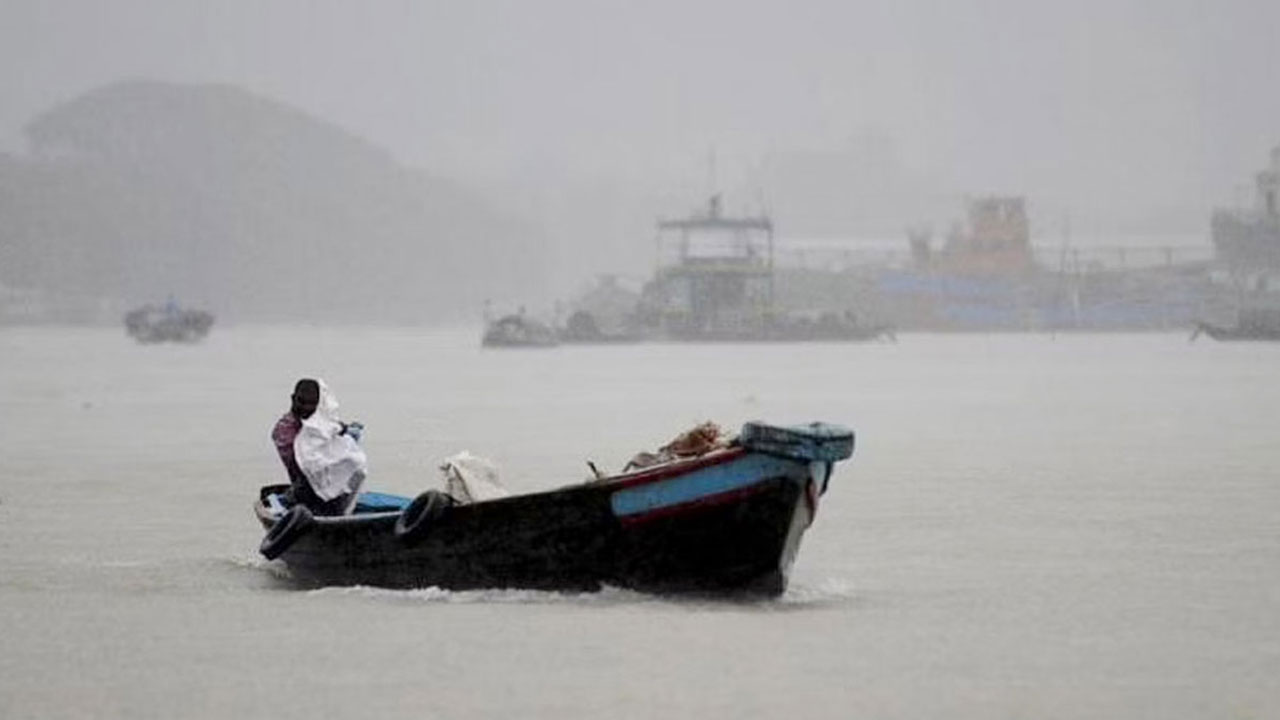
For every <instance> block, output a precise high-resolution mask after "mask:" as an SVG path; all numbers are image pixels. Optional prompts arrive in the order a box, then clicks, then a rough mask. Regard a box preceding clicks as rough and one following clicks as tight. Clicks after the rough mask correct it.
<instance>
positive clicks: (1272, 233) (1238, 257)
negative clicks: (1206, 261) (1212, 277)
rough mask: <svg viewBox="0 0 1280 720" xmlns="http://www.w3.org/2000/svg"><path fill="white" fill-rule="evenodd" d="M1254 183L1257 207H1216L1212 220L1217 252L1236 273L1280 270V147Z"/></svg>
mask: <svg viewBox="0 0 1280 720" xmlns="http://www.w3.org/2000/svg"><path fill="white" fill-rule="evenodd" d="M1254 184H1255V196H1254V203H1253V206H1251V207H1244V208H1222V209H1218V210H1215V211H1214V213H1213V219H1212V221H1211V227H1212V230H1213V247H1214V253H1215V255H1216V257H1217V259H1218V261H1219V263H1220V264H1222V265H1223V266H1225V267H1226V268H1227V269H1228V271H1230V272H1231V273H1232V274H1235V275H1247V274H1251V273H1254V272H1256V271H1259V270H1269V271H1276V270H1280V147H1276V148H1274V149H1273V150H1272V151H1271V166H1270V167H1269V168H1267V169H1266V170H1263V171H1262V172H1260V173H1258V175H1257V177H1256V178H1255V179H1254Z"/></svg>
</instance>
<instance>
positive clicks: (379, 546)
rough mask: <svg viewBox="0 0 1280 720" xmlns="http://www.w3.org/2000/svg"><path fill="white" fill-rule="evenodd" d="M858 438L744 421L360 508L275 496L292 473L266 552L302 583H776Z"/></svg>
mask: <svg viewBox="0 0 1280 720" xmlns="http://www.w3.org/2000/svg"><path fill="white" fill-rule="evenodd" d="M853 445H854V435H853V432H852V431H850V430H848V429H847V428H844V427H842V426H839V425H833V424H827V423H819V422H815V423H809V424H805V425H798V426H777V425H769V424H765V423H761V422H749V423H746V424H745V425H744V426H743V427H742V430H741V432H740V433H739V435H738V436H737V437H736V438H733V439H732V440H731V441H728V442H726V443H724V444H722V445H720V446H717V447H714V448H712V449H710V450H708V451H706V452H703V453H701V454H697V455H693V456H688V457H674V458H672V459H669V460H668V461H665V462H660V463H658V464H655V465H650V466H643V467H636V466H634V465H632V464H629V465H628V469H626V470H624V471H623V472H622V473H620V474H617V475H612V476H597V477H595V478H594V479H592V480H588V481H586V482H584V483H579V484H575V485H570V486H567V487H563V488H559V489H555V490H549V491H544V492H534V493H528V494H521V495H512V496H508V497H500V498H495V499H487V500H481V501H478V502H470V503H461V502H457V501H455V500H453V499H452V496H450V495H449V494H446V493H444V492H442V491H439V490H434V489H431V490H427V491H425V492H423V493H422V494H420V495H418V496H417V497H416V498H414V499H412V500H410V499H408V498H403V497H398V496H392V495H386V494H377V495H372V496H367V494H362V495H361V496H360V501H359V502H357V504H356V509H355V512H354V513H352V514H351V515H347V516H342V517H317V516H312V515H311V514H310V512H308V511H307V510H306V508H304V507H301V506H295V507H293V508H290V509H288V510H287V512H284V513H283V514H282V513H281V512H280V510H279V508H278V507H277V508H275V509H273V507H272V506H273V505H276V504H277V503H276V501H275V497H276V493H278V492H280V491H282V490H283V489H285V488H286V487H287V486H267V487H264V488H262V489H261V490H260V491H259V498H258V501H257V502H256V503H255V506H254V509H255V513H256V515H257V517H258V519H259V521H260V522H261V524H262V526H263V528H264V529H265V530H267V534H266V536H265V537H264V539H263V541H262V545H261V547H260V550H261V552H262V554H263V555H264V556H266V557H268V558H278V559H279V560H280V561H282V562H283V563H284V564H285V566H286V567H287V569H288V576H289V579H290V581H291V582H293V583H295V584H297V585H299V586H302V587H317V586H325V585H369V586H376V587H390V588H423V587H439V588H444V589H450V590H465V589H479V588H520V589H540V590H577V591H583V590H587V591H589V590H597V589H599V588H601V587H603V586H612V587H620V588H629V589H635V590H639V591H644V592H654V593H701V594H707V593H709V594H745V595H760V596H776V595H779V594H781V593H782V592H783V591H784V590H785V588H786V585H787V578H788V575H789V571H790V568H791V565H792V563H793V561H794V560H795V557H796V553H797V551H798V550H799V547H800V541H801V539H802V537H803V535H804V533H805V530H806V529H807V528H808V527H809V525H810V523H812V522H813V519H814V517H815V514H816V513H817V510H818V504H819V499H820V498H821V496H822V495H823V494H824V493H825V492H826V490H827V487H828V485H829V483H830V478H831V473H832V470H833V467H834V465H835V464H836V463H837V462H839V461H841V460H845V459H847V458H849V457H850V456H851V454H852V452H853ZM664 450H665V448H664ZM593 469H594V468H593Z"/></svg>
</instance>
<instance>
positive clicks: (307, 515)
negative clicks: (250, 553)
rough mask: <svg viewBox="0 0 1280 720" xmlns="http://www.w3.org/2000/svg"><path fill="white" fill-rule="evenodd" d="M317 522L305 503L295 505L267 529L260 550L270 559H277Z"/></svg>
mask: <svg viewBox="0 0 1280 720" xmlns="http://www.w3.org/2000/svg"><path fill="white" fill-rule="evenodd" d="M315 524H316V519H315V517H313V516H312V515H311V511H310V510H308V509H307V508H306V507H305V506H303V505H294V506H293V507H292V508H289V512H287V513H285V514H284V515H283V516H282V517H281V518H280V519H279V520H277V521H276V522H275V524H274V525H272V526H271V529H270V530H268V531H267V536H266V537H264V538H262V545H260V546H259V547H258V552H260V553H262V555H263V557H265V558H266V559H268V560H275V559H276V558H278V557H280V556H281V555H282V554H283V553H284V551H285V550H288V549H289V547H290V546H291V545H293V544H294V543H295V542H297V540H298V538H300V537H302V536H303V535H306V534H307V532H308V531H310V530H311V528H312V527H314V526H315Z"/></svg>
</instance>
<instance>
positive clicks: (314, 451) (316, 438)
mask: <svg viewBox="0 0 1280 720" xmlns="http://www.w3.org/2000/svg"><path fill="white" fill-rule="evenodd" d="M318 382H319V383H320V403H319V405H317V407H316V411H315V412H314V413H312V414H311V417H309V418H307V419H306V420H303V421H302V429H301V430H299V431H298V436H297V437H296V438H294V440H293V456H294V458H295V459H297V461H298V467H299V468H301V469H302V474H303V475H306V476H307V480H308V481H309V482H310V483H311V489H312V490H314V491H315V493H316V495H318V496H319V497H320V499H321V500H332V499H334V498H336V497H339V496H341V495H345V494H353V493H355V492H356V491H357V490H359V489H360V484H361V483H363V482H364V476H365V471H366V469H367V468H368V459H367V458H366V457H365V454H364V450H361V449H360V446H359V445H357V444H356V441H355V439H353V438H352V437H351V436H350V435H345V434H344V435H339V433H341V432H342V422H341V421H340V420H338V400H337V398H335V397H334V396H333V394H332V393H330V392H329V386H328V385H325V384H324V381H323V380H320V381H318Z"/></svg>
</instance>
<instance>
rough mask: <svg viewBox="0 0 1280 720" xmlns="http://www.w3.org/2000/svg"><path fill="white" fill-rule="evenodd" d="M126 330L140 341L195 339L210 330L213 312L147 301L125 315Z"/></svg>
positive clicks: (185, 340) (156, 341) (193, 340)
mask: <svg viewBox="0 0 1280 720" xmlns="http://www.w3.org/2000/svg"><path fill="white" fill-rule="evenodd" d="M124 327H125V332H126V333H128V334H129V336H130V337H132V338H133V339H134V340H137V341H138V342H140V343H158V342H188V343H189V342H196V341H197V340H201V339H203V338H204V336H205V335H208V334H209V328H211V327H213V315H212V314H211V313H208V312H205V311H204V310H191V309H186V308H179V307H177V306H176V305H174V304H172V303H169V304H166V305H165V306H164V307H158V306H155V305H144V306H142V307H140V308H137V309H134V310H131V311H129V312H128V313H127V314H125V316H124Z"/></svg>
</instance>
